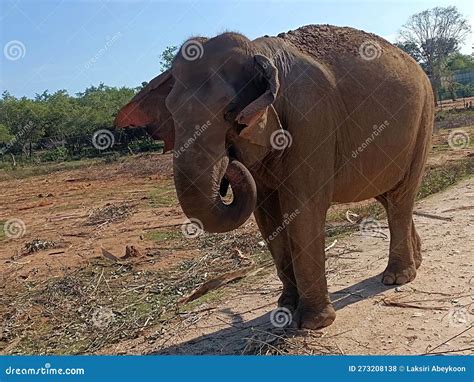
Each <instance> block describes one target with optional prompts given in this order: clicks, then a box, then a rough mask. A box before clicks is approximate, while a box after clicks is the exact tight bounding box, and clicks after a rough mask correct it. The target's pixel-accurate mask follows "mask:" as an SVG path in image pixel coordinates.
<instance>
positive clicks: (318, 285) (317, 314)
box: [280, 189, 336, 329]
mask: <svg viewBox="0 0 474 382" xmlns="http://www.w3.org/2000/svg"><path fill="white" fill-rule="evenodd" d="M296 191H297V190H296V189H293V190H288V192H287V193H286V195H284V196H283V195H282V193H280V195H281V206H282V212H283V213H287V214H288V215H291V216H294V219H293V220H292V221H291V222H290V224H289V225H288V232H289V237H290V242H291V257H292V262H293V271H294V274H295V279H296V284H297V288H298V295H299V302H298V307H297V309H296V312H295V316H294V319H293V324H294V325H295V326H296V325H297V326H298V327H300V328H306V329H318V328H322V327H324V326H328V325H330V324H331V323H332V322H333V321H334V319H335V318H336V312H335V311H334V308H333V307H332V305H331V301H330V299H329V295H328V290H327V282H326V275H325V253H324V225H325V220H326V212H327V209H328V207H329V201H328V200H327V199H326V198H322V197H321V196H320V195H325V190H321V189H320V190H319V192H315V194H314V195H312V196H311V195H309V196H306V197H305V196H304V195H303V194H302V193H297V192H296ZM295 195H297V196H296V197H295Z"/></svg>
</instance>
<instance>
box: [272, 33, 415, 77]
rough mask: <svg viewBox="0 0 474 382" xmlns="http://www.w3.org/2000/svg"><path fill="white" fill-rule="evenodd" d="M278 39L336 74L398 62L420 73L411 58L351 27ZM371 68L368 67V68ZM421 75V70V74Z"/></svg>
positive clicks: (377, 37) (280, 36) (289, 34)
mask: <svg viewBox="0 0 474 382" xmlns="http://www.w3.org/2000/svg"><path fill="white" fill-rule="evenodd" d="M277 37H278V38H281V39H283V40H285V41H287V42H290V43H291V44H292V45H294V46H295V47H296V48H297V49H298V50H300V51H301V52H303V53H306V54H308V55H310V56H311V57H313V58H314V59H316V60H317V61H318V62H320V63H322V64H326V65H328V66H329V67H331V68H332V69H333V70H334V71H335V72H336V73H335V74H336V75H337V74H339V73H337V72H338V71H339V70H342V71H345V72H347V70H350V69H351V67H352V66H354V65H357V66H359V65H360V64H364V63H365V64H367V63H376V62H377V63H378V64H381V63H382V62H387V60H388V61H391V62H394V61H396V64H397V65H398V66H399V68H400V69H402V70H403V68H406V69H408V71H411V70H413V68H415V67H416V69H415V71H416V72H418V71H419V70H420V68H419V65H418V64H417V63H416V62H415V60H413V59H412V58H411V57H410V56H409V55H408V54H406V53H405V52H403V51H402V50H401V49H399V48H397V47H396V46H394V45H392V44H391V43H389V42H388V41H387V40H385V39H383V38H382V37H379V36H377V35H375V34H373V33H368V32H364V31H362V30H359V29H355V28H350V27H338V26H334V25H328V24H324V25H306V26H303V27H301V28H298V29H295V30H293V31H288V32H286V33H280V34H279V35H278V36H277ZM369 66H370V65H368V67H369ZM420 72H421V70H420Z"/></svg>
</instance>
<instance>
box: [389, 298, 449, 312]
mask: <svg viewBox="0 0 474 382" xmlns="http://www.w3.org/2000/svg"><path fill="white" fill-rule="evenodd" d="M382 302H383V303H384V304H385V305H387V306H396V307H398V308H413V309H424V310H449V309H448V308H446V307H444V306H422V305H414V304H409V303H406V302H401V301H393V300H391V299H389V298H383V299H382Z"/></svg>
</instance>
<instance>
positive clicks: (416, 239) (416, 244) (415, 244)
mask: <svg viewBox="0 0 474 382" xmlns="http://www.w3.org/2000/svg"><path fill="white" fill-rule="evenodd" d="M375 199H377V200H378V201H379V202H380V203H381V204H382V205H383V206H384V208H385V211H386V212H387V216H388V215H389V212H388V201H387V198H386V195H385V194H384V195H380V196H377V197H376V198H375ZM410 239H411V244H412V248H413V258H414V261H415V267H416V269H418V268H419V267H420V265H421V262H422V260H423V258H422V255H421V239H420V235H418V232H416V228H415V222H414V221H413V219H412V220H411V235H410Z"/></svg>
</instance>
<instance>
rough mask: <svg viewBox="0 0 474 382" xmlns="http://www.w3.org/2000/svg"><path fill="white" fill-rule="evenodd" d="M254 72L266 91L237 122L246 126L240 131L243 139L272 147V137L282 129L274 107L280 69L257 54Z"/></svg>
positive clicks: (247, 107)
mask: <svg viewBox="0 0 474 382" xmlns="http://www.w3.org/2000/svg"><path fill="white" fill-rule="evenodd" d="M254 70H255V71H256V75H257V78H258V79H259V80H261V81H263V83H264V84H265V91H264V92H263V94H261V95H260V96H259V97H257V98H256V99H255V100H254V101H252V102H251V103H250V104H248V105H247V106H246V107H245V108H244V109H243V110H242V111H241V112H240V113H239V115H238V116H237V118H236V121H237V123H239V124H240V125H245V126H246V127H245V128H243V129H242V130H241V131H240V134H239V135H240V136H241V137H242V138H244V139H247V140H248V141H250V142H251V143H253V144H256V145H259V146H265V147H270V146H271V138H270V137H271V135H272V134H273V133H274V132H275V131H278V130H281V129H282V126H281V123H280V119H279V118H278V114H277V113H276V110H275V108H274V107H273V105H272V104H273V102H274V101H275V99H276V96H277V94H278V89H279V87H280V83H279V81H278V69H277V68H276V67H275V65H274V64H273V63H272V62H271V61H270V59H268V58H267V57H265V56H262V55H260V54H257V55H255V56H254Z"/></svg>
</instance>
